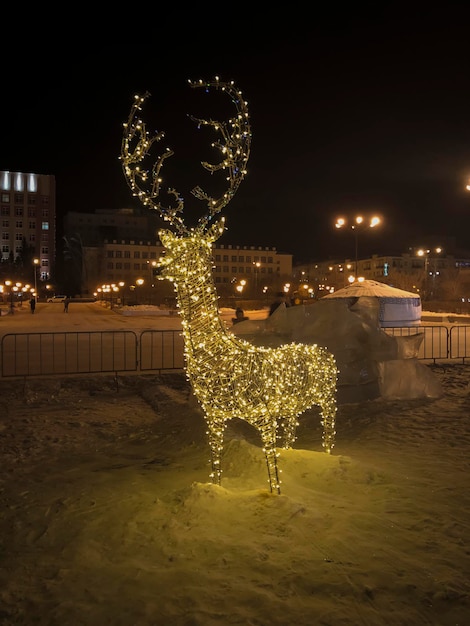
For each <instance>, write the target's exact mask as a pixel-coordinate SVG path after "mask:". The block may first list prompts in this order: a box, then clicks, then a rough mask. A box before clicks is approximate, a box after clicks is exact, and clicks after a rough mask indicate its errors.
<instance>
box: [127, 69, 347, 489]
mask: <svg viewBox="0 0 470 626" xmlns="http://www.w3.org/2000/svg"><path fill="white" fill-rule="evenodd" d="M191 86H192V87H195V88H198V87H202V88H204V89H205V91H206V92H209V91H210V90H211V89H215V90H218V91H224V92H226V93H227V94H228V95H229V96H230V97H231V99H232V102H233V103H234V104H235V106H236V109H237V115H236V116H235V117H234V118H232V119H231V120H229V123H226V122H218V121H214V120H210V121H206V120H203V119H199V118H195V117H191V119H192V120H193V121H195V122H197V124H198V127H200V128H204V127H209V128H210V129H212V130H213V131H215V132H216V133H217V134H218V136H221V138H222V140H218V141H216V142H214V143H213V144H212V146H213V147H215V148H216V149H218V150H219V151H220V152H221V154H222V161H221V162H220V163H217V164H210V163H207V162H206V161H202V163H201V164H202V166H203V167H204V169H206V170H208V171H209V172H210V173H211V174H213V173H217V172H224V173H225V174H226V180H227V181H228V182H229V185H228V190H226V191H225V192H224V193H223V194H222V195H220V196H219V197H217V198H213V197H211V196H210V195H208V194H207V193H206V192H204V191H203V190H202V189H201V188H200V187H195V188H194V189H193V190H192V194H193V196H195V197H196V198H197V199H198V200H205V201H206V202H207V206H208V210H207V212H206V214H205V215H203V216H202V217H201V218H199V220H198V221H197V224H196V226H195V227H193V228H189V227H188V226H187V225H186V224H185V222H184V220H183V218H182V215H181V214H182V212H183V205H184V201H183V199H182V197H181V196H180V194H179V193H178V192H177V191H176V190H175V189H173V188H168V190H167V194H168V196H169V197H170V198H171V199H172V200H173V202H172V203H170V205H168V206H166V207H163V206H162V205H161V204H160V200H159V194H160V189H161V183H162V179H161V178H160V173H161V169H162V167H163V164H164V162H165V160H166V159H167V158H168V157H170V156H172V155H173V152H172V151H171V150H169V149H167V151H166V152H164V153H163V154H161V155H160V156H158V158H157V159H156V160H155V161H154V163H153V166H152V169H151V173H149V171H147V170H145V169H143V168H142V167H141V166H142V164H143V162H144V160H145V159H146V158H147V157H148V156H149V154H150V150H151V148H152V145H153V144H154V143H155V142H158V141H160V140H161V139H162V138H163V137H164V134H163V133H157V134H156V135H154V136H153V137H152V138H150V137H149V136H148V133H147V131H146V127H145V123H144V122H143V121H142V120H141V119H137V117H136V116H137V113H138V111H140V110H141V106H142V104H143V102H144V101H145V98H146V97H147V95H148V94H146V95H145V96H143V97H140V96H136V102H135V104H134V105H133V106H132V108H131V112H130V115H129V119H128V122H127V123H126V124H125V125H124V126H125V133H124V137H123V142H122V148H121V159H122V161H123V171H124V175H125V177H126V179H127V181H128V184H129V186H130V188H131V189H132V192H133V194H134V195H135V196H138V197H139V198H140V199H141V201H142V202H143V204H144V205H145V206H149V207H150V208H152V209H155V210H156V211H158V212H159V213H160V216H161V217H162V218H163V219H164V220H166V221H168V222H169V223H170V225H171V226H172V227H173V229H174V231H175V232H173V231H172V230H161V231H160V233H159V236H160V240H161V242H162V244H163V246H164V247H165V256H164V257H162V258H161V259H160V261H159V266H160V269H161V275H160V278H166V279H168V280H170V281H171V282H173V284H174V286H175V291H176V294H177V302H178V308H179V311H180V315H181V321H182V326H183V335H184V345H185V359H186V373H187V375H188V378H189V380H190V382H191V385H192V387H193V390H194V394H195V396H196V398H197V399H198V401H199V402H200V404H201V406H202V408H203V411H204V415H205V419H206V422H207V425H208V434H209V443H210V448H211V461H212V473H211V478H212V480H213V482H215V483H216V484H220V481H221V475H222V470H221V466H220V461H221V454H222V451H223V444H224V431H225V428H226V424H227V421H228V420H230V419H233V418H239V419H242V420H245V421H246V422H248V423H249V424H251V425H252V426H254V427H255V428H256V429H257V430H258V431H259V433H260V435H261V440H262V442H263V449H264V452H265V455H266V461H267V466H268V474H269V486H270V489H271V492H273V491H274V492H277V493H280V481H279V476H278V468H277V456H278V452H277V442H278V440H279V441H280V443H281V445H282V446H284V447H290V446H292V444H293V442H294V440H295V432H296V427H297V418H298V416H299V415H300V414H301V413H303V412H304V411H305V410H306V409H308V408H310V407H312V406H313V405H318V406H319V407H320V409H321V415H322V424H323V446H324V448H325V450H326V452H328V453H329V452H331V450H332V448H333V445H334V436H335V431H334V422H335V413H336V376H337V370H336V363H335V360H334V357H333V355H332V354H330V353H329V352H327V351H326V350H325V349H324V348H321V347H319V346H316V345H313V346H312V345H304V344H295V343H293V344H288V345H284V346H281V347H279V348H262V347H256V346H253V345H252V344H250V343H249V342H247V341H244V340H242V339H240V338H239V337H236V336H235V335H233V334H231V333H229V332H228V331H227V329H226V328H225V326H224V324H223V322H222V320H221V318H220V316H219V310H218V302H217V300H218V299H217V292H216V289H215V285H214V280H213V276H212V245H213V243H214V241H216V239H217V238H218V237H220V235H221V234H222V233H223V231H224V218H223V217H221V218H220V219H219V221H218V222H215V223H214V222H212V225H210V224H211V221H212V219H213V218H214V216H216V215H217V214H218V213H220V211H221V210H222V208H223V207H224V206H226V205H227V204H228V202H229V201H230V200H231V199H232V197H233V195H234V193H235V192H236V190H237V189H238V187H239V185H240V182H241V181H242V180H243V177H244V176H245V174H246V170H245V166H246V163H247V160H248V156H249V152H250V143H251V131H250V126H249V117H248V108H247V103H246V102H244V101H243V100H242V99H241V92H239V91H237V90H236V89H235V88H234V86H233V83H221V82H220V81H219V79H218V78H216V79H215V80H214V81H212V82H203V81H199V82H197V83H191Z"/></svg>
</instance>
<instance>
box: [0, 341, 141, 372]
mask: <svg viewBox="0 0 470 626" xmlns="http://www.w3.org/2000/svg"><path fill="white" fill-rule="evenodd" d="M1 348H2V354H1V359H2V377H4V378H5V377H9V376H46V375H49V376H50V375H52V374H62V375H65V374H91V373H107V372H135V371H137V368H138V361H137V336H136V334H135V333H134V332H133V331H93V332H57V333H22V334H7V335H4V336H3V337H2V343H1Z"/></svg>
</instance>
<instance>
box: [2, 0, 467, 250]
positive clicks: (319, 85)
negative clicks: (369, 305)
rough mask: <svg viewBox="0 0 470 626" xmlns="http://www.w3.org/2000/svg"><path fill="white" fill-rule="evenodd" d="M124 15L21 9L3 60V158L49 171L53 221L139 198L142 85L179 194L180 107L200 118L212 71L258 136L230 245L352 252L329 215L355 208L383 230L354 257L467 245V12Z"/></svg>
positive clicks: (184, 172)
mask: <svg viewBox="0 0 470 626" xmlns="http://www.w3.org/2000/svg"><path fill="white" fill-rule="evenodd" d="M253 6H254V5H253ZM266 6H268V5H266ZM318 6H320V5H318ZM443 6H444V5H443ZM294 8H295V7H294ZM127 10H128V11H130V12H129V13H127V12H126V13H123V14H113V15H110V16H108V15H106V16H105V19H104V20H103V19H101V20H100V22H99V23H98V22H97V21H96V20H97V18H96V16H95V15H92V14H91V13H90V14H87V13H86V11H85V9H83V11H84V12H82V13H81V14H77V15H71V16H67V17H66V16H65V15H64V16H59V18H57V16H54V15H51V16H44V14H41V16H39V15H38V16H34V15H30V16H29V17H30V18H31V19H30V23H29V25H28V26H27V27H24V28H22V29H21V41H18V42H17V45H15V46H14V47H10V49H11V50H13V48H14V53H13V52H12V53H11V55H9V56H8V55H7V56H6V57H5V56H4V58H3V81H2V85H3V87H2V97H1V104H0V112H1V117H0V120H1V124H2V128H1V136H0V142H1V143H0V170H3V169H6V170H11V171H23V172H30V171H31V172H36V173H42V174H53V175H55V177H56V185H57V201H58V213H59V216H60V215H64V214H65V213H66V212H67V211H77V210H78V211H94V210H96V209H99V208H115V209H117V208H121V207H125V206H132V205H136V204H135V202H136V201H135V200H134V199H133V198H132V196H131V193H130V190H129V188H128V187H127V184H126V182H125V180H124V177H123V174H122V170H121V163H120V161H119V158H118V157H119V154H120V148H121V138H122V123H123V122H124V121H125V120H126V119H127V116H128V112H129V109H130V106H131V103H132V100H133V96H134V94H135V93H143V92H145V91H149V92H150V93H151V97H150V98H149V100H148V102H147V105H146V108H145V110H144V117H146V116H147V115H148V119H149V120H150V121H151V123H149V128H148V129H149V130H151V131H152V132H153V131H154V130H158V131H161V130H164V131H165V134H166V137H165V147H166V145H169V146H171V147H172V148H176V154H175V156H174V157H172V159H173V165H172V167H171V168H170V167H169V168H168V172H169V173H170V172H171V173H172V176H173V178H172V180H168V181H166V179H165V182H168V185H169V186H173V187H175V188H177V189H178V190H179V191H181V192H182V193H183V195H185V188H184V183H185V182H186V180H187V178H189V173H190V172H191V174H193V173H194V175H197V173H198V172H199V171H202V170H199V168H200V166H199V159H198V158H197V157H196V158H195V159H194V162H193V161H192V159H191V157H192V156H194V155H193V154H192V152H191V146H192V143H191V142H192V139H191V138H192V133H194V132H195V130H194V127H193V125H192V124H191V123H190V122H189V121H188V118H187V114H190V113H192V114H196V115H199V114H202V113H204V111H201V110H199V109H198V110H194V108H193V106H192V105H193V104H194V105H196V103H197V101H196V100H193V97H194V94H195V92H194V90H192V89H190V88H189V86H188V85H187V80H188V79H192V80H197V79H199V78H203V79H211V78H213V77H214V76H215V75H218V76H220V77H221V79H222V80H227V81H229V80H234V81H235V82H236V84H237V86H238V87H239V88H240V89H241V91H242V93H243V96H244V98H245V99H246V100H247V101H248V104H249V109H250V114H251V127H252V133H253V140H252V146H251V157H250V161H249V163H248V175H247V177H246V179H245V180H244V181H243V182H242V184H241V185H240V188H239V190H238V192H237V194H236V195H235V197H234V198H233V200H232V201H231V203H230V204H229V205H228V206H227V207H226V208H225V209H224V214H225V215H226V217H227V227H228V230H227V233H226V234H225V235H224V239H223V242H226V243H236V244H241V245H263V246H275V247H276V248H277V249H278V250H279V251H281V252H289V253H293V254H294V261H301V260H323V259H326V258H336V257H344V256H353V255H354V241H353V236H352V233H351V232H350V231H338V230H336V229H335V228H334V222H335V219H336V218H337V217H338V216H339V215H345V216H351V217H352V216H354V215H356V214H358V213H359V212H360V213H363V214H364V215H366V216H367V215H370V214H373V213H374V214H375V213H378V214H380V215H381V216H382V217H383V225H382V226H381V228H380V230H376V231H369V232H365V233H363V234H361V235H360V239H359V241H360V244H359V256H361V255H366V254H367V255H368V254H371V253H379V254H380V253H392V252H396V253H401V252H403V251H406V249H407V248H408V247H409V246H410V245H413V244H419V245H430V244H432V241H431V240H432V238H433V235H435V236H439V237H442V238H443V239H444V238H445V237H454V238H455V240H456V243H457V245H458V247H460V248H462V249H466V250H470V193H469V192H467V191H466V190H465V185H466V183H467V181H468V180H469V179H470V75H469V74H470V43H469V41H470V39H469V37H468V32H469V17H470V10H469V9H467V8H465V7H463V6H460V5H459V4H457V3H456V4H453V3H450V4H449V3H446V4H445V8H442V9H437V8H430V7H429V6H428V5H425V4H421V3H419V4H414V3H407V4H403V5H401V4H400V3H396V2H395V3H386V2H385V3H380V6H376V5H373V4H371V5H370V6H369V5H366V4H364V5H361V4H355V5H354V9H347V8H346V9H344V8H343V9H340V8H339V6H336V5H334V6H333V7H332V9H331V10H329V11H327V10H326V9H325V10H320V9H318V8H316V9H315V6H314V7H313V9H309V11H308V13H307V12H306V13H305V14H302V13H295V14H287V13H281V12H279V13H273V10H272V8H269V12H267V13H266V14H263V15H261V14H260V11H262V10H266V11H267V9H263V6H262V5H260V6H259V7H258V9H257V11H258V15H257V16H255V15H251V14H250V10H249V9H247V7H246V6H245V5H244V4H243V5H239V6H238V5H230V6H228V5H223V4H222V5H221V4H218V5H214V6H213V7H210V6H206V8H205V9H204V14H201V13H200V12H198V11H197V10H196V9H185V10H183V9H182V8H181V7H180V6H178V7H177V8H175V9H174V10H173V11H172V10H171V9H166V10H165V12H164V13H160V14H158V13H157V12H155V13H148V12H146V11H145V9H144V8H142V7H140V6H139V7H135V9H134V7H132V6H129V7H128V8H127ZM133 10H134V11H135V12H132V11H133ZM296 10H300V9H296ZM312 12H313V15H312V14H311V13H312ZM35 17H37V21H36V19H35ZM54 17H55V18H56V21H55V22H54V20H53V18H54ZM12 19H14V16H12ZM47 19H50V20H52V21H51V24H50V25H49V26H48V25H47ZM57 19H58V21H57ZM20 49H21V53H22V57H23V60H21V55H20V56H17V55H18V53H19V51H20ZM211 115H212V117H216V118H217V117H218V116H217V114H216V113H215V114H214V111H213V110H210V111H209V115H208V116H207V117H210V116H211ZM201 116H202V117H204V115H201ZM162 147H163V144H162ZM178 168H179V169H178ZM164 175H165V170H164ZM196 182H197V180H196ZM208 191H209V192H210V191H211V190H210V189H208ZM185 198H186V195H185ZM187 202H188V203H189V202H190V200H189V199H188V200H187Z"/></svg>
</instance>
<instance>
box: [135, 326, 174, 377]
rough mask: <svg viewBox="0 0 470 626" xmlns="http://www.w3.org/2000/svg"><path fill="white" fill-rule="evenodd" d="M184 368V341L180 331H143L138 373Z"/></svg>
mask: <svg viewBox="0 0 470 626" xmlns="http://www.w3.org/2000/svg"><path fill="white" fill-rule="evenodd" d="M183 368H184V339H183V335H182V334H181V331H176V330H144V331H142V333H141V335H140V371H142V372H145V371H155V370H172V369H177V370H180V369H183Z"/></svg>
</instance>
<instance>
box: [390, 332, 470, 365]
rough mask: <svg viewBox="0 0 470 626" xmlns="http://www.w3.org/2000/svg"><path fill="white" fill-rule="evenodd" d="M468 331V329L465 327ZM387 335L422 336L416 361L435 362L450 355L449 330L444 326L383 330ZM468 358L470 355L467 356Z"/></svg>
mask: <svg viewBox="0 0 470 626" xmlns="http://www.w3.org/2000/svg"><path fill="white" fill-rule="evenodd" d="M467 328H469V329H470V327H467ZM384 331H385V332H386V333H387V335H392V336H393V337H410V336H413V335H419V334H422V335H424V339H423V341H422V343H421V345H420V347H419V350H418V356H417V358H418V359H426V360H431V361H434V362H435V361H437V360H442V359H444V360H445V359H448V358H449V355H450V336H449V330H448V329H447V328H446V327H445V326H422V327H419V326H412V327H400V328H384ZM468 356H470V355H468Z"/></svg>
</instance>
